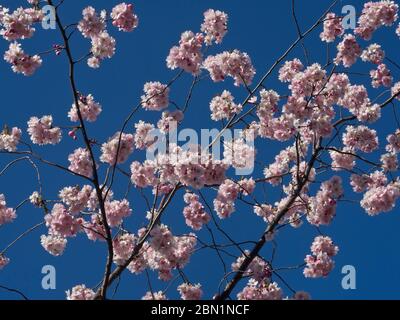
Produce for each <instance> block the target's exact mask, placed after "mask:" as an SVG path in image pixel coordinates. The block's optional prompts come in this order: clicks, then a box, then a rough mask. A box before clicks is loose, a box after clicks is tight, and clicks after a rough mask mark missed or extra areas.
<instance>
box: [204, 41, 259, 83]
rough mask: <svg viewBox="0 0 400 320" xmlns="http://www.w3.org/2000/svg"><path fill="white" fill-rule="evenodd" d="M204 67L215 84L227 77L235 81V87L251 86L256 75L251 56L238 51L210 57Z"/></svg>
mask: <svg viewBox="0 0 400 320" xmlns="http://www.w3.org/2000/svg"><path fill="white" fill-rule="evenodd" d="M203 67H204V68H205V69H206V70H207V71H208V72H209V73H210V77H211V79H212V80H213V81H214V82H219V81H223V80H225V78H226V76H230V77H232V78H233V79H234V84H235V86H240V85H241V84H243V85H245V86H249V85H251V83H252V81H253V78H254V75H255V73H256V70H255V69H254V67H253V64H252V62H251V59H250V57H249V55H248V54H247V53H245V52H240V51H239V50H236V49H235V50H233V51H230V52H229V51H224V52H222V53H219V54H217V55H215V56H208V57H207V58H206V59H205V60H204V63H203Z"/></svg>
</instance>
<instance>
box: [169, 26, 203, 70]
mask: <svg viewBox="0 0 400 320" xmlns="http://www.w3.org/2000/svg"><path fill="white" fill-rule="evenodd" d="M203 40H204V36H203V34H201V33H197V34H194V33H193V32H192V31H185V32H184V33H182V35H181V40H180V41H179V46H174V47H172V48H171V50H170V52H169V55H168V57H167V67H168V68H170V69H172V70H174V69H176V68H181V69H183V70H185V71H186V72H189V73H192V74H194V75H196V74H198V73H199V71H200V66H201V62H202V60H203V54H202V53H201V48H202V43H203Z"/></svg>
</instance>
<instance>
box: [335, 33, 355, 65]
mask: <svg viewBox="0 0 400 320" xmlns="http://www.w3.org/2000/svg"><path fill="white" fill-rule="evenodd" d="M337 51H338V53H337V55H336V58H335V60H334V62H335V64H337V65H339V64H340V63H343V66H345V67H346V68H349V67H351V66H352V65H353V64H354V63H355V62H356V61H357V58H358V57H359V56H360V55H361V52H362V51H361V47H360V45H359V44H358V43H357V40H356V37H355V36H354V35H352V34H346V35H345V36H344V37H343V40H342V42H340V43H339V44H338V46H337Z"/></svg>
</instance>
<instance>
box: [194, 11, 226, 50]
mask: <svg viewBox="0 0 400 320" xmlns="http://www.w3.org/2000/svg"><path fill="white" fill-rule="evenodd" d="M227 24H228V15H227V14H226V13H225V12H223V11H220V10H213V9H208V10H207V11H205V12H204V22H203V23H202V25H201V31H202V32H204V33H205V37H204V42H205V43H206V44H207V45H211V44H212V42H213V41H215V43H221V42H222V38H223V37H224V36H225V34H226V32H227V31H228V27H227Z"/></svg>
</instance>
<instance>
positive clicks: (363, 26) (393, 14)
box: [354, 0, 399, 40]
mask: <svg viewBox="0 0 400 320" xmlns="http://www.w3.org/2000/svg"><path fill="white" fill-rule="evenodd" d="M398 9H399V6H398V5H397V4H396V3H395V2H394V1H389V0H382V1H377V2H374V1H370V2H367V3H364V8H363V10H362V12H361V16H360V17H359V19H358V26H357V28H356V29H355V30H354V33H355V34H357V35H358V36H360V37H361V38H363V39H364V40H370V39H371V37H372V34H373V32H374V31H375V30H377V29H378V28H379V27H382V26H391V25H392V24H393V23H394V22H395V21H396V20H397V18H398V15H397V12H398Z"/></svg>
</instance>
